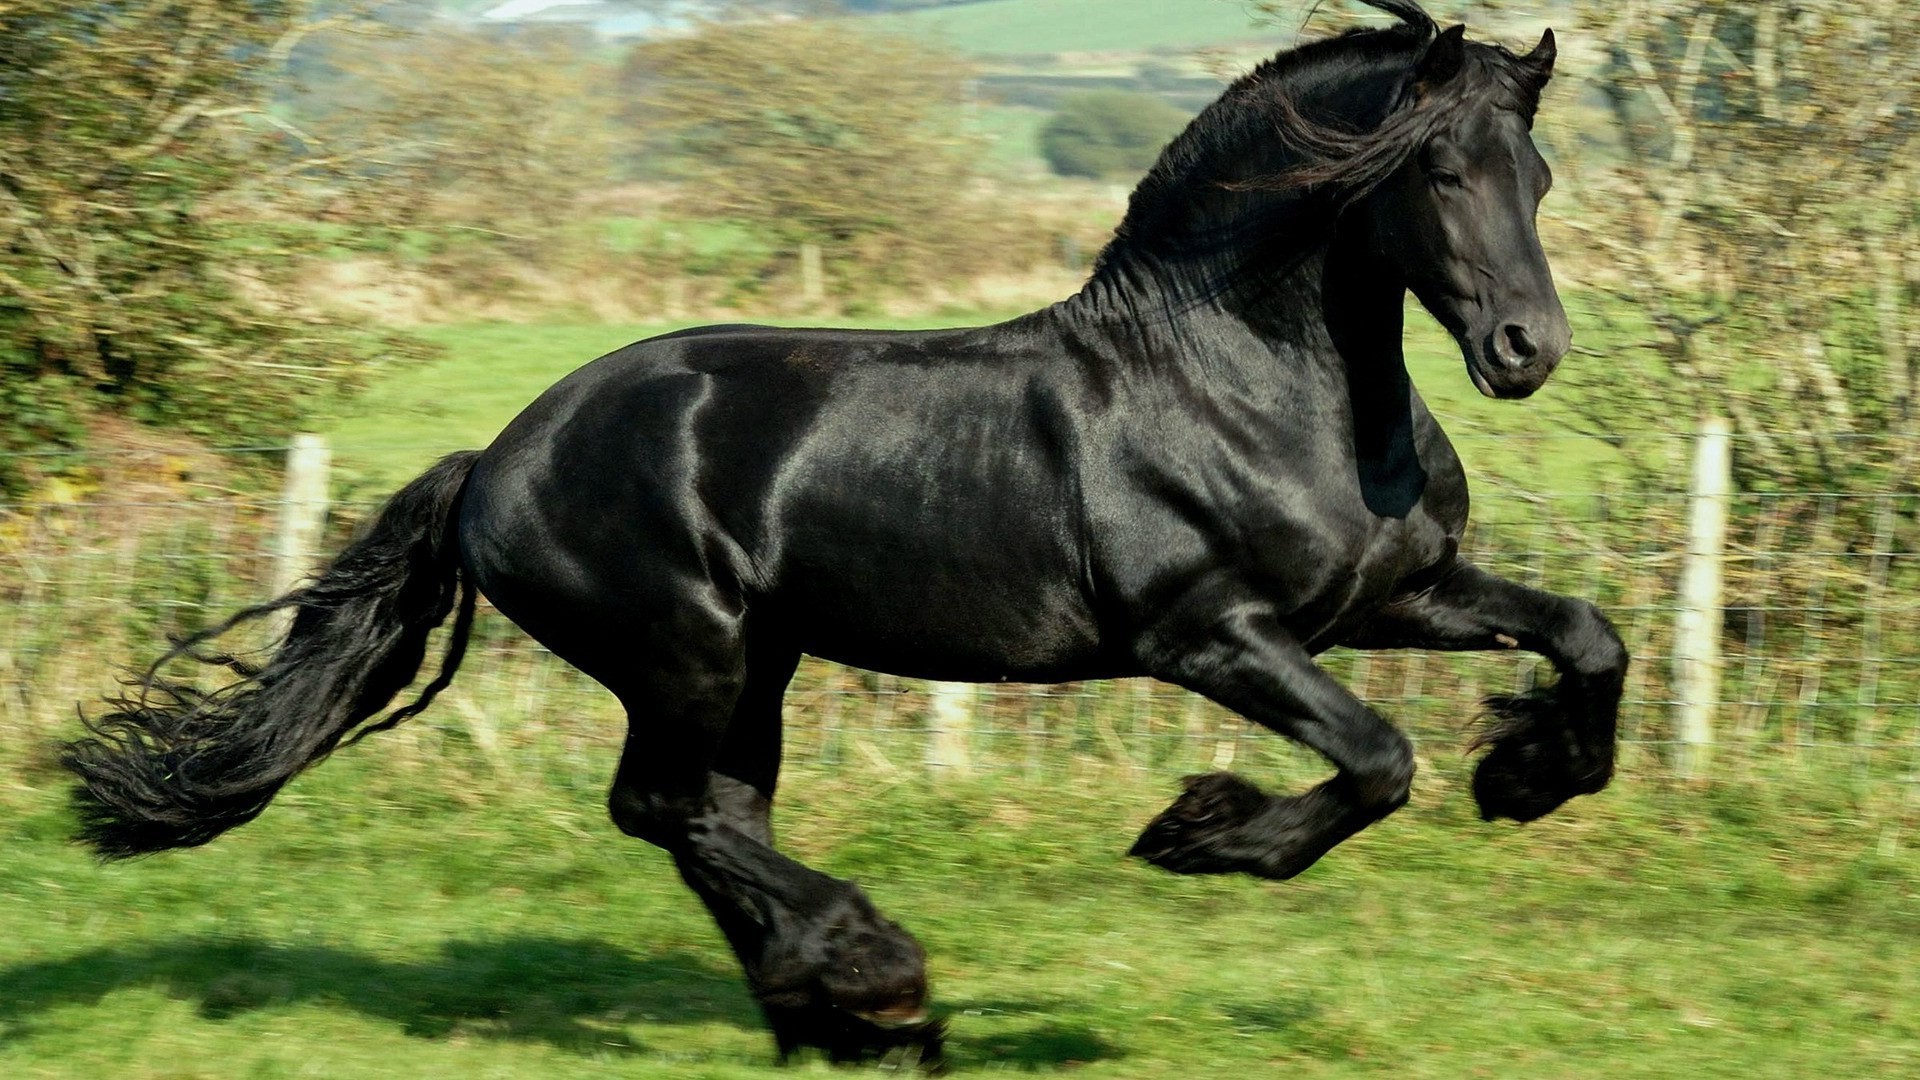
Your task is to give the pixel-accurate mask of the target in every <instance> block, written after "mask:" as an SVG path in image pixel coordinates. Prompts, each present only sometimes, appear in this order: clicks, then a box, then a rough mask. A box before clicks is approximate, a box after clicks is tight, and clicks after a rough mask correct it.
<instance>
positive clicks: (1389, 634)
mask: <svg viewBox="0 0 1920 1080" xmlns="http://www.w3.org/2000/svg"><path fill="white" fill-rule="evenodd" d="M1344 644H1347V645H1351V646H1353V647H1355V648H1362V649H1443V650H1455V651H1458V650H1478V649H1513V648H1521V649H1527V650H1529V651H1532V652H1537V653H1540V654H1541V655H1543V656H1545V657H1546V658H1547V659H1549V660H1551V661H1553V665H1554V667H1555V668H1556V669H1557V670H1558V671H1559V673H1560V678H1559V681H1558V682H1556V683H1555V684H1554V685H1552V686H1548V687H1541V688H1539V689H1535V690H1530V691H1528V692H1527V693H1524V694H1516V695H1511V696H1501V697H1494V698H1489V699H1488V700H1487V709H1488V712H1489V713H1490V714H1491V716H1492V723H1491V724H1490V725H1489V726H1488V728H1487V730H1486V731H1485V732H1484V733H1483V734H1482V735H1481V737H1480V738H1479V740H1477V743H1478V745H1486V746H1491V747H1492V748H1493V749H1492V751H1491V752H1490V753H1488V754H1487V756H1486V757H1484V758H1482V759H1481V760H1480V764H1479V766H1478V768H1476V769H1475V770H1474V776H1473V795H1474V798H1475V799H1476V800H1477V801H1478V802H1479V804H1480V813H1481V815H1482V816H1483V817H1485V818H1487V819H1488V820H1492V819H1494V818H1496V817H1509V818H1513V819H1515V820H1517V821H1532V820H1534V819H1535V818H1538V817H1541V816H1543V815H1545V814H1547V813H1549V812H1551V811H1552V810H1553V809H1554V808H1556V807H1558V806H1559V805H1560V804H1561V803H1563V802H1566V801H1567V800H1568V799H1570V798H1573V797H1574V796H1575V795H1587V794H1591V793H1593V792H1596V791H1599V790H1600V789H1601V788H1603V787H1605V786H1607V781H1608V780H1609V779H1610V778H1611V777H1612V776H1613V752H1614V730H1615V726H1616V718H1617V716H1618V714H1619V711H1620V695H1621V692H1622V690H1623V688H1624V687H1625V684H1626V675H1627V650H1626V647H1625V646H1624V645H1622V644H1621V641H1620V635H1619V634H1618V633H1616V632H1615V631H1614V628H1613V624H1612V623H1610V622H1608V621H1607V618H1606V616H1604V615H1602V614H1600V609H1598V608H1596V607H1594V606H1593V605H1592V604H1590V603H1588V602H1586V601H1584V600H1575V599H1572V598H1570V597H1565V596H1558V595H1555V594H1553V593H1550V592H1543V591H1541V590H1539V589H1530V588H1527V587H1526V586H1524V585H1519V584H1516V583H1514V582H1511V581H1507V580H1506V579H1504V578H1500V577H1495V576H1494V575H1492V574H1489V573H1487V572H1486V571H1484V570H1482V569H1480V568H1479V567H1477V566H1474V565H1472V564H1471V563H1468V562H1465V561H1460V562H1456V563H1455V564H1454V565H1453V566H1452V567H1451V568H1450V569H1449V570H1448V571H1447V573H1446V574H1445V575H1443V576H1442V577H1441V578H1440V579H1439V581H1438V582H1437V583H1436V584H1434V585H1433V586H1432V587H1431V588H1429V589H1427V590H1425V591H1423V592H1421V593H1418V594H1416V595H1413V596H1409V597H1406V598H1403V599H1401V600H1399V601H1397V602H1395V603H1393V604H1390V605H1388V606H1387V607H1386V608H1385V609H1383V610H1382V611H1381V612H1380V613H1379V614H1378V615H1377V616H1375V618H1374V619H1373V621H1372V622H1370V623H1369V624H1368V625H1367V626H1366V627H1365V628H1364V629H1363V630H1362V631H1361V632H1360V633H1359V634H1357V635H1355V637H1354V638H1353V639H1351V640H1349V641H1347V642H1344Z"/></svg>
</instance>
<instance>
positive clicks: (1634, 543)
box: [0, 434, 1920, 781]
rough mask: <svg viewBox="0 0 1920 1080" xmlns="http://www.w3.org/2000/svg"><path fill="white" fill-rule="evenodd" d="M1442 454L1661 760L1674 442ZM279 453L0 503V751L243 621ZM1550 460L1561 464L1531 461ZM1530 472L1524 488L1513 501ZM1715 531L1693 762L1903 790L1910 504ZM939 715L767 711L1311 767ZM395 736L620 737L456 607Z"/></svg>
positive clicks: (1069, 707) (1766, 512)
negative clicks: (1823, 764) (11, 737)
mask: <svg viewBox="0 0 1920 1080" xmlns="http://www.w3.org/2000/svg"><path fill="white" fill-rule="evenodd" d="M1775 438H1781V437H1780V436H1775ZM1456 442H1457V443H1458V444H1459V445H1460V449H1461V453H1462V457H1463V458H1464V459H1466V462H1467V466H1468V471H1469V475H1470V476H1471V477H1472V478H1473V481H1474V486H1475V502H1474V522H1475V523H1474V525H1473V527H1472V529H1471V531H1470V533H1469V535H1468V537H1467V539H1466V545H1465V550H1466V553H1467V554H1468V555H1469V556H1470V557H1471V558H1473V559H1475V560H1476V561H1478V562H1479V563H1481V564H1482V565H1484V566H1486V567H1488V568H1489V569H1491V570H1493V571H1495V572H1497V573H1501V574H1504V575H1506V576H1509V577H1511V578H1514V579H1516V580H1519V581H1521V582H1524V583H1526V584H1529V585H1534V586H1537V587H1541V588H1546V589H1552V590H1554V591H1557V592H1562V593H1568V594H1571V595H1575V596H1581V597H1586V598H1590V599H1592V600H1594V601H1595V602H1597V603H1599V604H1600V605H1601V606H1602V607H1603V608H1604V609H1605V610H1606V611H1607V612H1608V613H1609V614H1610V615H1611V616H1612V617H1613V619H1614V621H1615V622H1616V624H1617V625H1618V626H1619V628H1620V631H1621V633H1622V635H1623V636H1624V637H1625V639H1626V641H1627V645H1628V648H1629V649H1630V651H1631V653H1632V655H1633V657H1634V662H1633V667H1632V670H1631V673H1630V677H1629V679H1628V684H1627V693H1626V701H1625V705H1624V709H1623V713H1622V717H1621V735H1622V740H1623V743H1624V744H1625V747H1626V751H1625V753H1626V761H1627V763H1628V764H1629V765H1630V766H1633V765H1638V766H1643V767H1651V768H1659V767H1660V766H1661V764H1662V763H1663V762H1665V761H1667V760H1669V758H1670V757H1671V754H1672V750H1673V744H1674V741H1675V733H1674V730H1673V726H1672V720H1673V713H1674V705H1675V701H1674V696H1675V690H1674V687H1673V685H1672V672H1673V664H1672V657H1673V648H1674V640H1673V635H1674V624H1675V617H1676V613H1677V606H1678V605H1677V599H1676V595H1675V589H1676V584H1677V582H1678V581H1679V578H1680V571H1681V565H1682V561H1683V558H1684V556H1685V553H1686V550H1687V533H1686V520H1687V508H1688V500H1689V493H1688V491H1687V487H1686V484H1687V476H1688V469H1687V461H1688V458H1689V448H1690V439H1689V438H1688V437H1686V436H1679V435H1666V434H1644V435H1631V436H1610V437H1609V438H1608V439H1605V440H1601V439H1593V438H1588V437H1584V436H1575V435H1564V436H1562V435H1550V436H1519V437H1504V436H1500V437H1495V436H1473V435H1468V436H1465V437H1457V438H1456ZM1873 445H1875V446H1877V447H1883V448H1884V446H1885V445H1886V440H1885V439H1881V440H1877V441H1876V442H1875V443H1874V444H1873ZM1735 453H1736V458H1737V455H1738V453H1739V450H1738V447H1737V446H1736V451H1735ZM1905 453H1906V457H1905V460H1909V461H1911V460H1914V457H1913V456H1912V454H1911V451H1910V450H1909V451H1906V452H1905ZM284 455H285V451H284V450H283V449H281V448H276V447H264V448H247V449H240V450H230V451H220V452H217V453H199V454H196V455H194V456H192V457H191V458H180V457H178V456H174V455H169V454H166V453H164V452H160V451H152V452H135V451H129V452H125V453H122V454H119V455H115V460H114V461H112V462H110V463H109V465H108V467H106V468H105V469H104V470H103V473H104V475H106V476H109V477H112V478H113V480H112V482H111V483H109V484H107V485H105V486H101V487H98V488H97V489H92V490H89V489H86V488H81V487H74V488H70V489H59V490H55V491H54V492H53V493H52V494H51V495H50V496H46V497H42V498H40V499H38V500H36V501H32V502H15V503H0V687H3V688H4V697H0V725H3V726H4V730H6V731H9V732H15V733H26V734H27V736H28V737H36V736H53V735H57V734H68V733H70V732H71V730H72V726H73V717H74V709H75V705H76V703H82V704H84V703H87V702H90V701H96V700H98V699H99V698H100V696H101V695H102V694H103V693H106V692H109V691H112V690H113V689H114V682H113V680H114V677H115V674H116V672H117V671H120V670H123V669H124V668H125V667H127V666H130V665H134V664H139V663H144V662H146V661H147V660H149V659H151V658H152V657H153V656H154V655H156V654H157V653H158V651H159V649H160V648H161V647H162V645H163V644H164V642H165V640H166V637H167V635H169V634H179V633H183V632H189V631H192V630H195V629H198V628H201V627H204V626H207V625H210V624H211V623H213V622H216V621H218V620H219V619H221V618H224V617H225V616H226V615H227V614H229V613H231V612H232V611H233V610H234V609H236V608H239V607H242V606H245V605H248V604H253V603H258V602H259V601H261V600H263V599H266V598H267V596H268V595H269V593H270V584H269V583H270V581H271V580H272V573H273V553H274V549H275V530H276V528H277V525H278V521H279V512H280V505H279V502H278V498H277V496H276V495H274V494H273V493H274V492H275V491H276V490H277V487H276V480H275V477H276V473H277V471H278V469H279V468H280V467H281V464H282V462H283V460H284ZM395 455H399V456H403V457H404V458H405V460H406V462H407V463H408V465H407V467H408V468H412V467H414V466H415V465H418V466H421V467H424V465H425V464H426V463H427V462H428V461H429V460H431V458H432V456H433V455H432V453H431V452H430V451H426V450H422V451H419V452H406V451H392V450H386V451H381V452H379V453H378V454H373V453H360V452H356V451H355V450H354V449H353V448H351V447H345V448H337V449H336V460H338V461H340V462H342V463H343V465H342V474H343V477H337V478H336V479H337V481H342V480H343V482H336V485H335V487H336V490H339V489H341V488H343V487H344V488H346V489H347V490H350V491H356V495H355V497H354V498H352V499H349V500H346V501H341V502H336V503H335V504H334V505H333V506H332V508H331V511H330V516H329V520H328V529H327V544H326V547H325V550H326V551H332V550H335V549H337V547H338V546H339V545H340V544H342V543H344V542H345V540H346V539H347V538H348V537H349V536H350V535H351V533H352V530H353V528H354V527H355V526H356V525H357V524H358V523H359V522H360V521H362V520H363V519H364V518H365V516H366V515H367V514H368V513H369V512H371V511H372V510H373V509H375V508H376V502H375V501H373V500H372V498H371V496H372V492H370V491H366V492H361V491H359V489H358V488H356V486H355V485H354V484H353V483H352V482H351V477H352V476H353V475H354V470H355V469H365V468H367V467H368V466H369V464H376V465H380V466H384V471H383V475H387V474H391V473H392V471H393V468H394V462H393V461H392V460H391V458H392V457H393V456H395ZM1596 455H1598V456H1606V455H1612V456H1614V457H1615V458H1623V457H1626V456H1631V457H1632V459H1633V461H1634V462H1635V467H1634V468H1632V469H1622V470H1611V471H1609V470H1597V471H1596V470H1592V469H1588V468H1586V467H1585V466H1587V465H1589V464H1591V461H1592V459H1594V458H1595V456H1596ZM1556 461H1558V462H1563V463H1567V466H1568V467H1565V468H1558V469H1556V468H1554V467H1546V466H1543V465H1542V463H1551V462H1556ZM1516 462H1518V463H1526V464H1527V465H1528V466H1529V467H1528V468H1515V467H1512V464H1513V463H1516ZM1663 463H1664V465H1663ZM1530 474H1531V475H1535V476H1537V477H1539V478H1541V479H1538V480H1536V481H1535V482H1533V483H1531V484H1530V483H1528V482H1526V481H1524V480H1517V479H1515V477H1525V476H1528V475H1530ZM1583 481H1584V482H1583ZM263 493H264V494H263ZM1730 511H1731V513H1730V532H1729V540H1728V548H1727V551H1726V561H1725V575H1726V588H1725V596H1726V602H1725V609H1724V614H1723V623H1722V635H1721V645H1722V649H1723V655H1724V667H1723V678H1722V682H1721V694H1720V700H1719V702H1718V708H1717V716H1716V728H1717V730H1716V738H1717V741H1718V742H1719V743H1720V744H1721V745H1722V746H1723V747H1730V748H1741V749H1743V750H1753V751H1757V752H1763V753H1766V754H1777V755H1798V754H1831V753H1840V754H1846V755H1852V756H1853V757H1854V758H1855V759H1857V760H1858V761H1859V762H1860V763H1861V767H1862V768H1865V769H1868V770H1870V771H1871V772H1872V773H1873V774H1874V775H1876V776H1883V777H1890V778H1898V779H1902V780H1909V781H1911V780H1914V779H1916V776H1917V774H1920V559H1917V558H1916V556H1915V554H1914V552H1913V543H1912V539H1913V537H1914V535H1915V527H1916V523H1917V522H1920V497H1917V496H1916V495H1915V494H1914V493H1912V492H1911V491H1898V492H1896V491H1873V492H1860V491H1844V490H1806V491H1744V492H1739V493H1737V494H1736V495H1735V496H1734V497H1733V499H1732V504H1731V507H1730ZM430 655H432V654H430ZM1324 663H1325V664H1326V666H1327V667H1328V668H1329V670H1331V671H1332V672H1334V673H1335V674H1336V675H1337V676H1338V677H1340V678H1341V679H1342V680H1344V681H1345V682H1346V683H1347V685H1348V686H1350V687H1351V688H1352V689H1353V690H1354V691H1355V692H1356V693H1357V694H1359V695H1360V696H1361V697H1362V698H1364V699H1365V700H1367V701H1369V702H1371V703H1373V704H1374V705H1376V706H1377V707H1379V708H1380V709H1382V710H1383V711H1384V712H1385V713H1387V714H1388V715H1389V716H1391V717H1392V718H1394V719H1395V720H1396V721H1397V722H1399V723H1401V724H1402V725H1403V726H1405V727H1406V728H1407V729H1408V730H1409V732H1410V733H1411V734H1412V735H1414V737H1415V738H1416V741H1417V742H1419V743H1420V744H1421V745H1422V748H1423V752H1424V753H1430V754H1441V753H1445V752H1449V751H1450V750H1451V749H1452V748H1456V747H1458V746H1459V745H1460V744H1461V743H1462V742H1463V740H1464V734H1463V732H1464V731H1465V730H1466V728H1467V726H1468V724H1469V723H1470V721H1471V720H1472V718H1473V717H1474V716H1475V715H1476V713H1477V712H1478V708H1479V706H1478V702H1479V701H1480V699H1482V698H1483V697H1485V696H1486V695H1488V694H1492V693H1500V692H1508V691H1511V690H1513V689H1516V688H1518V687H1523V686H1525V685H1527V684H1528V683H1529V682H1530V681H1532V680H1534V679H1537V678H1544V677H1546V676H1547V674H1548V670H1547V668H1546V667H1545V665H1544V663H1543V662H1542V661H1539V660H1538V659H1537V658H1535V657H1533V656H1531V655H1530V654H1518V653H1515V654H1499V655H1491V654H1464V655H1442V654H1433V653H1417V652H1416V653H1366V652H1355V651H1350V650H1344V649H1335V650H1333V651H1332V652H1330V653H1329V654H1328V655H1327V656H1326V657H1325V658H1324ZM943 693H944V694H946V695H948V699H947V700H945V701H944V702H943V700H942V699H941V696H940V695H941V694H943ZM953 693H954V691H953V690H952V689H951V688H942V687H935V686H930V685H929V684H926V683H922V682H917V681H915V680H911V679H904V678H897V677H893V676H888V675H880V674H874V673H870V672H864V671H857V670H853V669H849V668H843V667H838V666H835V665H832V664H828V663H825V662H819V661H808V662H807V663H806V664H805V665H803V667H802V669H801V671H800V673H799V675H798V676H797V677H796V679H795V680H794V684H793V686H792V688H791V689H790V690H789V692H788V695H787V701H786V714H787V725H788V727H787V753H788V758H789V760H797V761H805V762H810V763H815V764H819V765H824V766H833V765H837V764H841V763H848V762H851V763H856V764H858V765H860V766H862V767H869V768H874V769H878V770H880V771H882V772H889V771H891V772H900V773H906V772H910V771H913V770H917V769H921V768H923V767H925V766H927V765H928V764H929V763H931V762H932V761H934V759H935V758H936V756H937V755H935V753H934V752H933V751H932V750H930V749H929V748H930V747H933V746H934V745H936V744H937V743H939V742H940V740H941V739H942V738H948V742H949V743H950V742H951V738H949V737H958V738H959V739H960V740H962V742H963V744H964V746H963V749H964V752H965V757H966V759H967V760H968V761H969V762H970V763H971V764H972V766H974V767H979V768H994V769H1015V770H1023V771H1027V772H1031V773H1046V772H1048V771H1052V770H1060V769H1070V768H1074V767H1076V766H1078V765H1080V764H1087V763H1093V764H1098V765H1100V766H1102V767H1110V766H1114V765H1119V766H1122V767H1127V768H1135V769H1141V770H1148V771H1153V772H1169V773H1173V772H1181V771H1192V770H1195V769H1204V768H1211V767H1225V766H1228V765H1233V764H1235V763H1239V764H1242V765H1252V764H1254V763H1255V762H1256V761H1257V762H1258V763H1260V764H1261V765H1264V766H1266V767H1271V768H1279V769H1281V770H1282V771H1284V772H1293V771H1307V772H1311V771H1314V770H1316V769H1318V768H1319V766H1318V765H1316V764H1315V763H1313V762H1311V761H1309V760H1305V759H1304V758H1303V757H1302V755H1300V754H1299V753H1298V752H1296V751H1291V750H1289V749H1287V748H1285V746H1284V744H1283V742H1282V740H1279V739H1277V738H1275V737H1273V736H1272V735H1269V734H1267V733H1265V732H1262V731H1258V730H1256V729H1254V728H1252V727H1251V726H1249V725H1248V724H1246V723H1245V722H1243V721H1241V720H1240V719H1238V718H1237V717H1235V716H1234V715H1233V714H1231V713H1229V712H1227V711H1225V710H1223V709H1221V708H1220V707H1218V706H1216V705H1214V704H1212V703H1210V702H1207V701H1205V700H1203V699H1201V698H1199V697H1196V696H1194V695H1192V694H1188V693H1186V692H1184V691H1181V690H1178V689H1176V688H1174V687H1171V686H1167V685H1164V684H1160V683H1155V682H1151V681H1148V680H1124V681H1118V682H1109V683H1079V684H1063V685H1052V686H1030V685H1010V684H1009V685H982V686H977V687H972V688H968V689H967V690H965V691H962V693H963V694H964V695H965V700H964V701H963V702H961V705H962V706H963V712H962V714H961V715H965V716H967V717H968V718H969V720H968V723H967V724H966V726H965V728H964V729H963V730H960V731H957V732H954V731H946V730H943V729H944V727H945V726H946V724H947V723H948V721H947V720H946V719H945V718H947V717H951V716H954V715H956V714H955V713H954V712H953V702H952V700H951V696H952V694H953ZM402 732H411V733H410V734H401V733H396V734H395V736H389V737H398V738H400V739H402V741H403V742H405V743H406V744H407V745H412V746H416V747H419V748H421V749H422V750H424V751H426V752H432V753H435V754H444V753H448V752H451V751H453V750H455V749H458V750H459V751H460V752H461V753H463V754H466V755H469V756H471V757H472V758H473V759H474V760H476V761H478V762H480V763H481V764H482V765H483V766H484V767H487V768H492V769H497V770H501V771H504V772H518V771H524V770H528V769H560V770H565V771H569V772H574V771H578V770H582V769H585V770H590V771H592V772H594V773H596V774H598V773H604V772H605V771H606V769H607V768H609V767H610V765H611V761H612V755H611V748H613V747H615V746H617V745H618V742H619V740H620V739H621V737H622V735H623V732H624V718H623V716H622V715H621V713H620V711H619V709H618V707H617V705H616V704H615V702H614V701H613V700H612V699H611V697H610V696H608V695H607V694H606V693H605V692H603V691H601V690H600V689H599V688H598V687H597V686H596V685H595V684H593V683H592V682H591V681H589V680H587V679H586V678H585V677H584V676H582V675H580V674H579V673H577V672H575V671H574V670H573V669H571V668H570V667H568V666H567V665H566V664H564V663H563V662H561V661H559V660H558V659H557V658H555V657H553V656H552V655H550V654H549V653H547V652H546V651H545V650H544V649H542V648H540V647H539V646H538V645H537V644H536V643H534V642H532V641H531V640H529V639H528V638H526V637H525V636H524V635H522V634H521V633H520V632H519V631H518V630H517V629H515V628H514V627H513V626H512V625H511V624H510V623H508V622H507V621H506V620H505V619H504V618H502V617H500V616H498V615H497V614H495V613H493V612H492V611H491V610H490V609H487V608H486V607H485V606H484V605H483V609H482V616H481V619H480V621H479V624H478V627H477V632H476V635H475V639H474V645H473V647H472V649H471V651H470V652H469V654H468V657H467V660H466V663H465V665H464V667H463V668H462V671H461V675H460V678H459V680H458V681H457V682H456V683H455V684H454V689H453V690H452V691H450V692H449V693H448V694H447V695H445V696H444V697H442V699H441V703H440V704H439V705H438V706H436V708H435V709H434V710H432V711H431V712H429V713H428V714H427V716H425V717H423V718H421V719H420V720H417V721H415V722H413V724H411V725H409V728H406V729H402Z"/></svg>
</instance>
